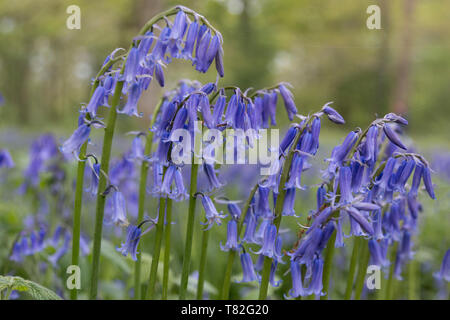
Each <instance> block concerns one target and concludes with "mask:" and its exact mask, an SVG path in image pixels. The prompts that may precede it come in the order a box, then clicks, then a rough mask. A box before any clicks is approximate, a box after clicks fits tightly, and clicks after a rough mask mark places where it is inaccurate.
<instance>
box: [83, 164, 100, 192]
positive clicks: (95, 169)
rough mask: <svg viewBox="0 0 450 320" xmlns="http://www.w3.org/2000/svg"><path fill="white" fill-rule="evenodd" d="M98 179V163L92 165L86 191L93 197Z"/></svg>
mask: <svg viewBox="0 0 450 320" xmlns="http://www.w3.org/2000/svg"><path fill="white" fill-rule="evenodd" d="M99 178H100V163H94V164H93V165H92V170H91V184H90V186H89V187H88V188H87V189H86V192H89V193H90V194H92V195H93V196H95V195H96V194H97V191H98V190H97V189H98V180H99Z"/></svg>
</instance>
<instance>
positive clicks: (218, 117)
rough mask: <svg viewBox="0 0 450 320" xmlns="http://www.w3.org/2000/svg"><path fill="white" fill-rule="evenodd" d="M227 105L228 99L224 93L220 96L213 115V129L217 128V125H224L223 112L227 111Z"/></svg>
mask: <svg viewBox="0 0 450 320" xmlns="http://www.w3.org/2000/svg"><path fill="white" fill-rule="evenodd" d="M226 103H227V97H226V96H225V95H223V94H222V93H221V94H219V97H218V98H217V101H216V103H215V105H214V110H213V115H212V127H214V128H216V127H217V125H219V124H221V123H222V116H223V111H224V110H225V105H226Z"/></svg>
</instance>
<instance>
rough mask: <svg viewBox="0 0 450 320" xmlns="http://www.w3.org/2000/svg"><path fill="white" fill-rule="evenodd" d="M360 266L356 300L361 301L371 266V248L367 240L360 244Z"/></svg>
mask: <svg viewBox="0 0 450 320" xmlns="http://www.w3.org/2000/svg"><path fill="white" fill-rule="evenodd" d="M359 257H360V260H359V266H358V274H357V275H356V283H355V297H354V299H355V300H360V299H361V293H362V290H363V288H364V280H365V278H366V273H367V266H368V264H369V259H370V252H369V246H368V244H367V241H366V240H362V241H361V244H360V251H359Z"/></svg>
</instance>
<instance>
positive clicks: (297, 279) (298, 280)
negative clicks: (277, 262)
mask: <svg viewBox="0 0 450 320" xmlns="http://www.w3.org/2000/svg"><path fill="white" fill-rule="evenodd" d="M291 278H292V289H291V290H289V296H290V297H292V298H297V297H303V296H306V290H305V289H304V288H303V281H302V272H301V269H300V264H299V263H298V262H296V261H295V260H294V259H292V260H291Z"/></svg>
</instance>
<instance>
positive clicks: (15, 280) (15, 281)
mask: <svg viewBox="0 0 450 320" xmlns="http://www.w3.org/2000/svg"><path fill="white" fill-rule="evenodd" d="M5 289H9V290H17V291H21V292H26V293H28V294H29V295H30V296H31V297H32V298H33V299H35V300H61V297H60V296H58V295H57V294H56V293H54V292H53V291H52V290H50V289H48V288H46V287H44V286H41V285H40V284H38V283H36V282H33V281H30V280H26V279H23V278H21V277H12V276H6V277H5V276H0V291H3V290H5Z"/></svg>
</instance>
